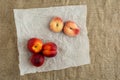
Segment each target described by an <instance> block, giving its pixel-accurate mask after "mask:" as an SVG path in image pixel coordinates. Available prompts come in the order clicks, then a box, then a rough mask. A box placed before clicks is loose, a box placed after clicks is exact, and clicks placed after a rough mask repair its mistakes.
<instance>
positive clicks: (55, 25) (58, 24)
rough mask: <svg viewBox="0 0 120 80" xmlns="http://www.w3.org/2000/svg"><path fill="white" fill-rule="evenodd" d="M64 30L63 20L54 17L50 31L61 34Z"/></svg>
mask: <svg viewBox="0 0 120 80" xmlns="http://www.w3.org/2000/svg"><path fill="white" fill-rule="evenodd" d="M62 29H63V20H62V19H61V18H60V17H54V18H53V19H52V20H51V22H50V30H52V31H53V32H61V31H62Z"/></svg>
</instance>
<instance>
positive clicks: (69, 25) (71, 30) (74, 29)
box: [63, 21, 80, 37]
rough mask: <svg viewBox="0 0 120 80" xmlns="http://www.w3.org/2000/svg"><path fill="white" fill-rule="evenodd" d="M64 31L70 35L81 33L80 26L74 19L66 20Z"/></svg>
mask: <svg viewBox="0 0 120 80" xmlns="http://www.w3.org/2000/svg"><path fill="white" fill-rule="evenodd" d="M63 31H64V33H65V34H66V35H68V36H73V37H74V36H77V35H78V34H79V33H80V28H79V27H78V26H77V25H76V23H75V22H73V21H67V22H65V25H64V28H63Z"/></svg>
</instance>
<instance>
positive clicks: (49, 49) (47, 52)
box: [42, 42, 57, 57]
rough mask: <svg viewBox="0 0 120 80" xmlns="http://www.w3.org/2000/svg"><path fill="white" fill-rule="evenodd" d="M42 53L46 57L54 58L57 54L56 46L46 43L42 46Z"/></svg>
mask: <svg viewBox="0 0 120 80" xmlns="http://www.w3.org/2000/svg"><path fill="white" fill-rule="evenodd" d="M42 53H43V55H44V56H46V57H54V56H56V54H57V45H56V44H55V43H53V42H47V43H45V44H44V45H43V50H42Z"/></svg>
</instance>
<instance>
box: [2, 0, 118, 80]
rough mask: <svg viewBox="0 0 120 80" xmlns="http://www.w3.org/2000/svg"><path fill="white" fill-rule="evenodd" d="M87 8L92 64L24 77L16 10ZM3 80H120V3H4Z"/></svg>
mask: <svg viewBox="0 0 120 80" xmlns="http://www.w3.org/2000/svg"><path fill="white" fill-rule="evenodd" d="M78 4H86V5H87V6H88V14H87V28H88V36H89V39H90V57H91V64H90V65H85V66H80V67H76V68H68V69H64V70H58V71H50V72H43V73H36V74H27V75H24V76H20V73H19V68H18V63H19V62H18V50H17V44H16V43H17V37H16V28H15V22H14V17H13V9H14V8H40V7H49V6H61V5H78ZM0 80H120V0H0Z"/></svg>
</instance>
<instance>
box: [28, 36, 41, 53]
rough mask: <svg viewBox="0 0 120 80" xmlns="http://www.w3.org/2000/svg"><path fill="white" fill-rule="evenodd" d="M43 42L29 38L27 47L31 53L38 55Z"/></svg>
mask: <svg viewBox="0 0 120 80" xmlns="http://www.w3.org/2000/svg"><path fill="white" fill-rule="evenodd" d="M42 45H43V42H42V40H40V39H38V38H31V39H29V40H28V43H27V47H28V49H29V51H31V52H32V53H39V52H40V51H41V50H42Z"/></svg>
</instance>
